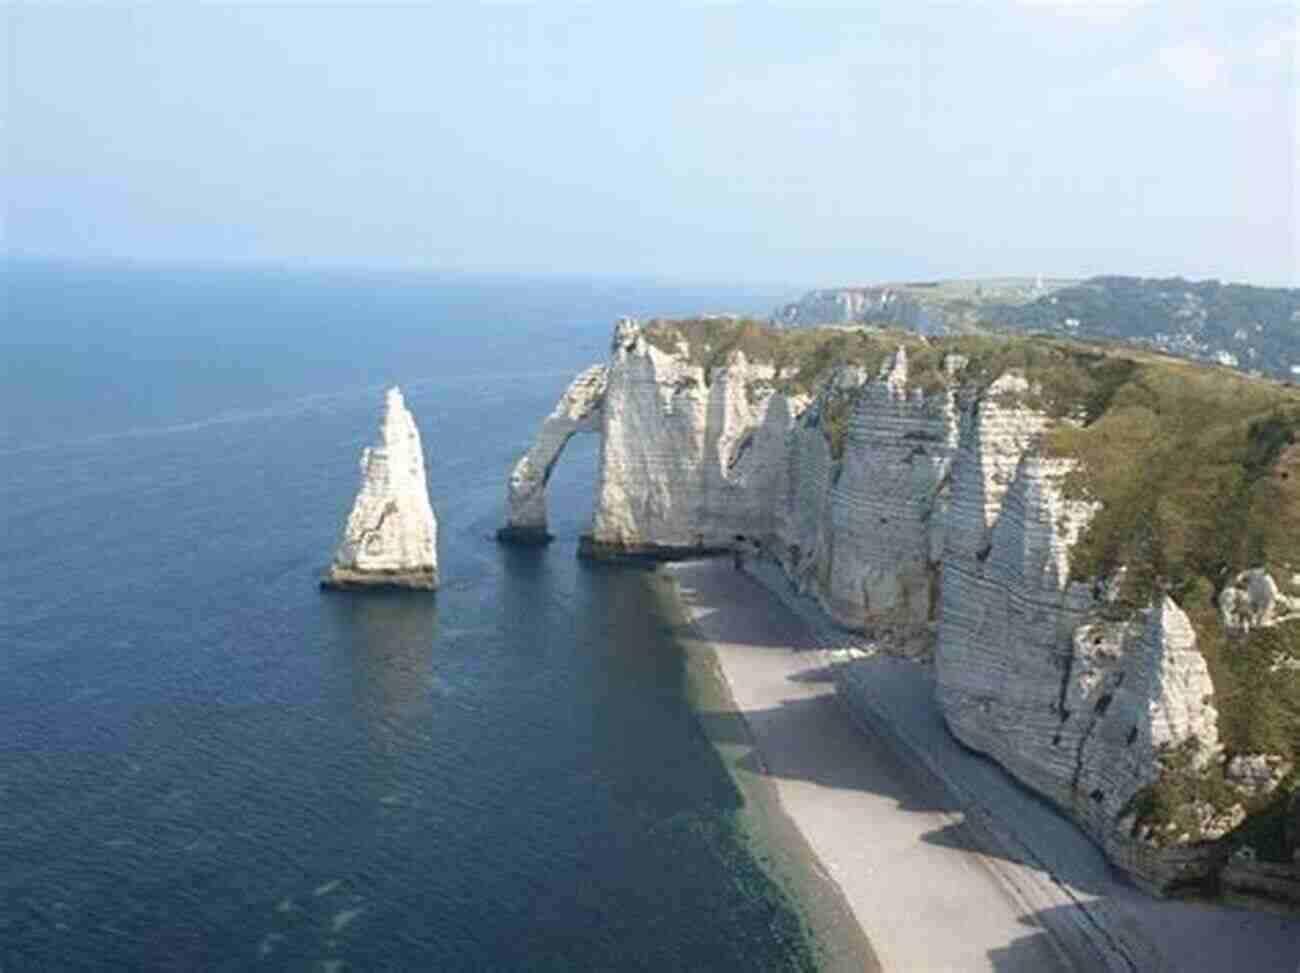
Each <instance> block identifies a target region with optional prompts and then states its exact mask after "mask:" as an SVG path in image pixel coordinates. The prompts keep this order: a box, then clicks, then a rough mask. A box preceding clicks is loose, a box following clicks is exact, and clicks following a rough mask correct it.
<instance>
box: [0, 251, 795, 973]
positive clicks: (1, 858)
mask: <svg viewBox="0 0 1300 973" xmlns="http://www.w3.org/2000/svg"><path fill="white" fill-rule="evenodd" d="M791 296H792V293H791V290H790V289H787V288H777V287H773V288H760V287H750V286H739V285H737V286H730V285H712V284H689V285H682V284H674V283H670V282H662V281H647V280H613V279H583V278H579V277H532V278H525V277H512V276H484V275H467V274H453V273H438V272H432V271H429V272H424V271H400V272H399V271H391V272H380V271H341V270H332V271H322V270H298V269H285V268H259V269H231V268H219V267H217V268H177V267H140V266H133V265H123V266H94V267H87V266H71V265H61V264H51V263H17V262H11V263H10V264H9V265H8V266H7V267H6V268H5V271H4V279H3V310H2V311H0V313H2V314H3V319H2V320H0V379H2V380H0V518H2V519H3V529H2V530H0V973H18V971H29V970H34V971H46V970H50V971H77V970H123V971H127V970H132V971H133V970H141V971H146V970H147V971H152V970H160V971H191V970H193V971H198V970H203V971H207V970H261V969H266V970H304V971H305V970H312V971H322V973H343V971H383V970H402V971H407V970H412V971H415V970H661V971H662V970H718V971H725V970H742V969H743V970H747V971H752V970H757V969H761V970H783V969H813V968H815V967H816V966H817V965H818V947H817V943H816V937H815V935H814V934H813V933H811V932H809V924H808V922H807V919H806V915H805V908H804V906H803V905H801V903H800V902H799V901H798V896H797V895H796V894H794V893H793V892H792V891H791V887H790V885H789V883H786V882H784V881H783V880H782V879H781V877H780V876H779V875H777V874H775V872H774V870H773V868H772V866H771V861H770V860H769V858H768V857H767V856H766V853H765V852H764V849H763V847H762V842H761V841H759V840H757V839H756V838H755V833H754V829H753V828H752V827H750V826H749V825H748V824H747V823H746V807H745V806H746V800H745V796H744V794H743V793H742V791H741V790H739V789H738V787H737V784H736V782H735V780H734V779H733V775H732V774H731V773H730V772H729V770H728V768H727V766H725V764H724V762H723V761H722V760H721V759H720V757H719V752H718V749H717V748H716V747H715V746H714V745H713V744H712V742H711V741H710V739H709V738H708V737H707V736H706V734H705V732H704V730H703V729H702V726H701V723H702V721H701V719H700V717H699V713H698V708H697V706H695V705H694V704H693V702H692V693H693V691H694V690H692V687H691V679H692V676H691V669H692V667H691V665H690V664H689V658H688V654H687V650H686V649H685V648H684V645H683V638H682V631H681V626H680V625H677V624H675V622H674V619H673V618H672V616H671V613H670V612H669V611H667V610H666V609H665V607H664V606H665V603H666V597H665V592H664V590H663V586H664V584H666V582H664V581H663V580H662V578H661V577H660V576H659V575H657V574H656V573H655V572H653V571H649V570H646V569H644V568H639V567H636V566H627V565H624V566H615V565H608V564H599V563H592V562H590V561H585V560H580V559H579V558H578V557H577V556H576V553H577V544H578V538H579V535H580V533H581V532H582V531H583V530H584V529H585V527H586V526H587V523H588V521H589V518H590V514H591V507H592V498H593V481H594V477H595V472H596V463H597V447H598V443H597V442H596V437H593V436H588V437H578V438H575V439H574V440H573V441H572V442H571V443H570V446H569V448H568V450H567V451H566V453H565V455H564V457H563V459H562V460H561V462H560V464H559V466H558V467H557V469H556V472H555V476H554V478H553V480H552V486H551V519H552V530H553V532H554V533H555V534H556V540H555V541H554V543H552V544H551V545H550V546H549V547H546V548H533V549H521V548H513V547H508V546H502V545H500V544H498V543H497V542H496V541H495V539H494V532H495V530H496V528H497V527H499V526H500V525H501V524H502V521H503V516H504V500H505V480H506V474H507V471H508V469H509V467H510V466H511V464H512V463H513V461H514V460H515V459H516V457H517V456H518V455H519V454H520V453H521V452H522V451H523V450H524V449H526V448H527V446H528V444H529V443H530V441H531V437H532V436H533V434H534V432H535V431H536V429H537V427H538V424H539V422H540V419H541V417H543V416H544V415H545V414H546V413H547V412H548V411H549V410H550V409H551V408H552V406H553V405H554V403H555V400H556V399H557V398H558V396H559V395H560V394H561V393H562V392H563V390H564V389H565V387H566V386H567V384H568V382H569V381H570V379H571V378H572V377H573V376H574V375H575V374H576V373H577V372H578V371H579V370H581V369H582V368H583V367H585V366H586V365H588V364H590V363H593V362H596V361H600V360H603V359H604V357H605V356H606V354H607V350H608V346H609V338H610V334H611V331H612V327H613V324H614V322H615V320H616V318H617V317H618V316H619V315H621V314H637V315H652V314H685V313H691V312H697V311H700V310H701V309H705V310H712V311H738V312H756V313H760V314H766V313H768V312H769V311H770V310H771V308H773V307H774V306H775V305H776V304H777V303H778V302H779V301H781V300H785V299H789V298H790V297H791ZM392 384H397V385H399V386H400V387H401V388H402V390H403V392H404V394H405V396H406V400H407V403H408V405H409V407H410V408H411V410H412V412H413V413H414V415H415V417H416V420H417V422H418V424H419V426H420V429H421V433H422V435H423V440H424V449H425V454H426V461H427V467H428V478H429V490H430V495H431V498H432V501H433V505H434V509H435V511H436V513H437V516H438V518H439V525H440V561H441V569H442V577H443V581H444V583H443V587H442V589H441V590H440V591H438V592H437V593H436V594H434V595H430V594H427V593H404V594H393V593H387V594H385V593H337V592H323V591H321V590H320V589H319V587H318V579H319V578H320V576H321V574H322V572H323V570H324V568H325V567H326V565H327V564H328V561H329V558H330V556H331V554H332V551H333V548H334V546H335V545H336V543H337V541H338V538H339V533H340V529H341V527H342V524H343V522H344V519H345V518H346V516H347V513H348V510H349V508H350V506H351V503H352V499H353V497H354V495H355V492H356V489H357V486H358V483H359V467H358V462H359V458H360V453H361V449H362V447H363V446H365V445H366V444H368V443H371V442H373V441H374V440H375V437H376V436H377V430H378V424H379V419H380V411H381V407H382V402H383V393H384V390H385V389H386V388H387V387H388V386H390V385H392Z"/></svg>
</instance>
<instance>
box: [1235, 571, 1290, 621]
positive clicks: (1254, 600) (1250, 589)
mask: <svg viewBox="0 0 1300 973" xmlns="http://www.w3.org/2000/svg"><path fill="white" fill-rule="evenodd" d="M1219 615H1220V618H1221V619H1222V621H1223V627H1224V628H1226V629H1227V630H1228V631H1229V632H1232V633H1233V634H1236V635H1244V634H1246V633H1247V632H1249V631H1250V630H1251V629H1253V628H1268V627H1270V626H1273V625H1279V624H1281V623H1282V622H1289V621H1294V620H1300V597H1287V596H1286V595H1284V594H1282V592H1281V590H1280V589H1279V588H1278V585H1277V582H1276V581H1274V580H1273V576H1272V575H1271V574H1269V573H1268V571H1266V570H1264V569H1263V568H1251V569H1250V570H1249V571H1242V572H1241V573H1240V574H1238V575H1237V576H1236V577H1234V578H1233V579H1232V583H1231V584H1229V585H1227V586H1225V587H1224V589H1223V592H1222V593H1221V594H1220V595H1219Z"/></svg>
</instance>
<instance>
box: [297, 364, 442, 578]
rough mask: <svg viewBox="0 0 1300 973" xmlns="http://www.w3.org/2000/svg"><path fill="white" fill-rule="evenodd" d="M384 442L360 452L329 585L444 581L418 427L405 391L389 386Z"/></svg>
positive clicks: (382, 437)
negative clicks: (353, 498) (355, 489)
mask: <svg viewBox="0 0 1300 973" xmlns="http://www.w3.org/2000/svg"><path fill="white" fill-rule="evenodd" d="M379 434H380V444H379V445H378V446H371V447H367V448H366V449H364V450H362V452H361V489H360V490H359V491H358V492H357V499H356V502H355V503H353V505H352V513H351V514H350V515H349V516H348V522H347V525H346V526H345V527H344V528H343V539H342V540H341V541H340V542H339V547H338V551H336V552H335V554H334V563H333V564H331V565H330V569H329V573H328V574H327V575H326V576H325V578H324V579H323V580H322V581H321V586H322V587H325V588H373V587H379V588H417V589H424V590H428V591H432V590H434V589H436V588H437V587H438V522H437V520H436V519H435V518H434V516H433V508H432V507H431V506H430V505H429V488H428V485H427V484H426V483H425V479H424V450H423V448H422V447H421V445H420V431H419V430H418V429H417V428H416V426H415V419H414V418H413V417H412V416H411V413H410V412H409V411H408V410H407V408H406V403H405V401H404V400H403V399H402V393H401V390H399V389H397V388H396V387H394V388H391V389H389V390H388V395H387V398H386V402H385V409H384V421H383V423H382V424H381V425H380V428H379Z"/></svg>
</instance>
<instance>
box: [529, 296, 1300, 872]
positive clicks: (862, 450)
mask: <svg viewBox="0 0 1300 973" xmlns="http://www.w3.org/2000/svg"><path fill="white" fill-rule="evenodd" d="M592 427H595V428H596V429H597V431H598V432H599V433H600V435H601V457H600V473H599V485H598V491H597V500H596V509H595V511H594V513H593V519H592V525H591V531H590V534H589V535H588V537H587V538H586V539H585V541H584V547H583V550H584V551H585V552H586V553H588V554H591V555H596V556H626V555H651V556H677V555H682V554H690V553H697V552H707V551H719V550H731V549H737V548H739V549H743V550H746V551H759V550H761V551H762V552H763V553H764V554H765V555H766V556H768V557H770V558H771V559H773V560H775V561H776V562H778V563H779V564H780V566H781V567H782V569H783V570H784V571H785V573H786V574H787V576H788V577H789V578H790V579H791V580H792V581H793V582H794V583H795V585H796V586H797V587H798V588H799V590H802V591H803V592H805V593H807V594H809V595H812V596H813V597H815V598H816V599H817V600H818V601H819V602H820V603H821V605H822V606H823V608H824V609H825V610H826V611H827V612H828V613H829V614H830V615H831V617H832V618H834V619H835V620H836V621H837V622H838V623H840V624H841V625H844V626H847V627H850V628H853V629H856V630H859V631H865V632H868V633H871V634H873V635H875V636H877V637H878V639H879V641H880V644H882V645H883V646H886V647H888V648H891V649H892V650H894V651H897V652H899V653H901V654H905V655H910V656H915V657H919V658H922V659H932V660H933V663H934V665H935V667H936V677H937V679H936V685H937V694H938V703H939V706H940V708H941V710H942V713H943V715H944V719H945V720H946V722H947V724H948V727H949V729H950V730H951V732H952V733H953V734H954V735H955V736H956V737H957V738H958V739H959V740H961V741H962V742H963V743H964V744H965V745H967V746H969V747H971V748H973V749H975V750H978V751H981V752H983V753H986V754H988V755H989V756H991V757H992V758H993V759H995V760H996V761H998V762H999V763H1000V764H1001V765H1002V766H1003V767H1004V768H1006V770H1007V771H1008V772H1010V773H1011V774H1012V775H1014V776H1015V777H1016V778H1017V779H1019V780H1020V781H1021V782H1023V783H1024V784H1026V785H1027V786H1029V787H1031V788H1032V789H1034V790H1035V791H1037V792H1038V793H1040V794H1042V795H1043V796H1045V797H1046V798H1048V799H1049V800H1050V801H1052V802H1053V803H1054V804H1056V805H1057V806H1058V807H1060V808H1061V809H1062V810H1063V811H1064V812H1066V813H1067V814H1069V815H1070V816H1071V817H1072V818H1074V820H1076V821H1077V822H1078V823H1079V824H1080V825H1081V826H1082V827H1083V828H1084V829H1085V830H1086V831H1087V832H1088V833H1089V834H1090V835H1092V837H1093V838H1094V839H1095V840H1096V841H1097V842H1098V844H1100V845H1101V846H1102V847H1103V848H1104V849H1105V851H1106V853H1107V855H1108V856H1109V857H1110V858H1111V860H1112V861H1113V862H1115V863H1116V864H1117V865H1119V866H1120V867H1121V868H1123V869H1125V870H1126V871H1128V872H1129V873H1130V874H1131V875H1133V877H1134V878H1135V879H1136V880H1137V881H1138V882H1139V883H1140V884H1142V885H1144V886H1145V887H1147V888H1148V889H1151V890H1153V891H1155V892H1157V893H1168V892H1173V891H1178V890H1180V889H1183V888H1193V887H1194V888H1210V887H1213V886H1214V883H1215V881H1216V880H1218V878H1219V877H1220V875H1221V873H1222V872H1223V868H1224V866H1225V864H1226V863H1227V862H1228V859H1229V856H1230V854H1232V853H1233V851H1234V849H1238V850H1239V849H1241V848H1243V847H1247V848H1249V849H1251V851H1250V853H1251V854H1254V853H1255V850H1256V849H1258V850H1259V851H1260V854H1261V855H1262V856H1263V857H1266V858H1269V859H1270V860H1272V861H1273V862H1274V863H1278V862H1280V863H1281V864H1280V865H1279V867H1284V868H1285V867H1291V865H1290V864H1289V863H1290V857H1291V854H1290V850H1289V849H1290V847H1291V846H1289V845H1285V843H1284V839H1283V837H1282V835H1283V832H1284V830H1285V828H1286V827H1288V826H1289V825H1288V824H1287V821H1289V818H1287V815H1288V814H1289V813H1292V812H1290V811H1289V810H1288V808H1289V805H1288V804H1287V800H1288V798H1289V795H1290V794H1291V793H1294V792H1295V791H1296V790H1297V785H1298V784H1300V781H1297V778H1296V775H1295V767H1296V763H1297V761H1296V756H1297V754H1296V749H1297V748H1300V620H1298V619H1297V613H1298V612H1300V576H1297V575H1296V569H1297V568H1300V536H1298V535H1297V531H1296V526H1297V525H1298V524H1300V492H1297V488H1296V484H1295V483H1294V482H1293V481H1291V480H1290V479H1289V475H1290V470H1291V467H1292V466H1293V465H1296V463H1297V448H1296V447H1295V446H1294V443H1295V442H1296V430H1297V429H1300V395H1297V394H1296V393H1295V392H1294V391H1293V390H1288V389H1286V388H1284V387H1282V386H1280V385H1275V384H1271V383H1267V382H1261V381H1254V380H1250V379H1247V378H1245V377H1231V378H1229V377H1228V376H1226V375H1225V374H1224V373H1213V372H1210V371H1209V370H1207V369H1198V368H1196V367H1195V366H1190V365H1186V364H1182V363H1172V362H1171V361H1170V360H1167V359H1164V358H1162V357H1161V356H1158V355H1154V354H1150V353H1146V352H1137V351H1131V350H1130V351H1123V352H1118V351H1116V350H1114V349H1110V350H1107V349H1104V348H1097V347H1094V346H1086V345H1081V344H1079V343H1076V342H1066V341H1053V340H1045V339H1037V338H1035V339H1001V338H990V337H986V336H964V337H956V338H945V339H942V340H935V339H928V338H925V337H921V336H917V335H915V334H909V333H903V332H889V331H882V330H880V329H866V328H858V329H846V328H837V329H816V330H801V331H798V332H784V333H783V332H781V331H774V330H773V329H770V328H767V327H764V326H763V325H761V324H759V323H757V322H747V321H729V322H718V321H716V320H710V319H703V320H696V321H655V322H650V323H648V324H646V325H640V324H638V323H636V322H634V321H630V320H623V321H621V322H620V323H619V324H618V326H617V328H616V330H615V334H614V341H613V346H612V351H611V356H610V361H609V363H608V364H607V365H605V366H598V368H597V369H593V370H591V371H589V372H586V373H584V374H583V376H580V377H579V379H578V381H577V382H575V385H574V387H572V388H571V389H570V391H569V392H568V393H566V395H565V398H564V399H563V400H562V401H561V403H560V405H559V406H558V407H557V409H556V411H555V413H554V414H553V415H552V416H551V417H550V418H548V419H547V420H546V422H545V423H544V424H543V427H542V434H541V436H540V437H539V441H538V443H537V445H535V446H534V447H533V449H532V450H530V451H529V453H528V455H526V456H525V457H524V458H523V459H521V460H520V463H519V464H518V465H517V466H516V468H515V473H514V474H512V477H511V481H510V487H509V498H510V518H511V519H510V524H511V526H512V527H513V526H526V527H529V528H530V529H531V528H535V527H536V526H538V525H543V530H544V524H545V508H544V492H543V491H542V490H541V489H539V488H538V486H537V485H538V484H539V483H540V484H541V486H542V487H543V488H544V484H545V478H546V475H548V472H549V469H550V468H551V466H552V465H553V464H554V463H555V462H556V459H557V457H558V453H559V448H560V447H562V445H563V441H564V440H565V439H567V436H568V435H571V434H572V432H573V431H577V430H578V429H580V428H592ZM1123 450H1128V451H1129V452H1123ZM1191 456H1196V457H1197V458H1198V459H1199V460H1200V465H1199V466H1198V467H1196V470H1195V472H1194V473H1191V474H1190V475H1188V476H1185V477H1182V478H1179V477H1177V476H1172V475H1170V474H1169V473H1168V471H1170V470H1174V469H1178V468H1181V467H1182V466H1183V465H1185V464H1186V463H1187V462H1188V461H1189V457H1191ZM539 471H540V472H539ZM1296 479H1297V480H1300V477H1297V478H1296ZM1278 577H1282V578H1285V579H1287V580H1286V584H1279V583H1278V582H1277V580H1276V579H1277V578H1278ZM1288 586H1289V589H1288ZM1284 589H1287V590H1284ZM1288 590H1289V591H1291V592H1294V593H1288ZM1289 840H1291V841H1293V840H1294V839H1289ZM1238 858H1240V855H1239V856H1238ZM1270 867H1271V866H1270ZM1270 881H1271V879H1270ZM1274 884H1276V883H1274ZM1283 884H1285V883H1283Z"/></svg>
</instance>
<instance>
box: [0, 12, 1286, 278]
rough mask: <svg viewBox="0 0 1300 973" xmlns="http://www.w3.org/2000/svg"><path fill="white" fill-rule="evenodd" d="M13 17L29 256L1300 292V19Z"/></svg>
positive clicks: (10, 127) (7, 182)
mask: <svg viewBox="0 0 1300 973" xmlns="http://www.w3.org/2000/svg"><path fill="white" fill-rule="evenodd" d="M0 3H3V0H0ZM0 16H3V17H4V18H5V21H6V29H7V34H8V38H7V40H8V43H7V53H4V54H0V56H4V57H5V58H6V59H7V61H8V63H7V65H6V68H7V70H6V72H5V73H6V75H7V78H8V91H7V92H6V93H5V104H4V105H3V106H0V114H2V115H3V118H4V132H5V137H6V139H7V141H8V151H9V158H8V168H7V172H6V174H5V178H4V189H3V192H4V194H5V195H6V196H7V212H6V216H5V234H6V248H7V250H8V252H9V253H10V254H13V255H18V256H45V257H59V258H74V259H80V258H89V259H96V260H99V259H131V260H143V261H153V260H167V261H203V262H211V261H223V262H224V261H232V262H244V261H249V262H274V263H279V264H284V263H292V264H296V263H310V264H344V265H349V264H350V265H408V264H415V265H426V266H436V267H448V268H457V269H468V270H525V271H546V270H555V271H562V272H586V271H594V272H598V273H601V274H655V275H663V276H673V277H680V276H690V277H699V278H719V279H726V278H744V279H752V280H772V281H783V282H791V283H801V284H803V283H807V284H817V283H825V284H833V283H848V282H865V281H872V280H888V279H899V278H917V277H927V276H938V275H953V276H958V275H959V276H974V275H986V274H996V273H1036V272H1043V273H1046V274H1066V275H1078V274H1089V273H1099V272H1112V273H1140V274H1175V273H1177V274H1183V275H1187V276H1194V277H1204V276H1218V277H1221V278H1225V279H1249V280H1256V281H1260V282H1278V283H1285V282H1289V283H1292V284H1297V285H1300V263H1298V261H1300V239H1298V238H1300V194H1298V193H1297V180H1298V178H1300V177H1298V176H1297V169H1298V168H1300V121H1298V119H1297V114H1298V107H1297V90H1296V89H1297V85H1298V83H1300V63H1298V62H1300V53H1298V51H1297V31H1298V22H1300V2H1296V0H1292V2H1288V3H1274V4H1271V5H1259V6H1254V7H1247V6H1246V5H1243V4H1238V3H1228V2H1220V3H1216V4H1206V5H1201V6H1197V5H1194V4H1193V3H1191V2H1179V3H1177V4H1174V5H1168V6H1157V5H1151V4H1136V3H1111V4H1104V5H1103V4H1098V3H1057V4H1051V3H1030V2H1014V0H1006V2H1000V3H998V2H987V3H979V4H976V3H964V4H947V5H939V4H925V3H913V2H897V3H893V2H891V3H879V4H871V3H868V2H865V0H864V2H860V3H839V4H795V3H788V4H761V5H760V4H756V3H753V4H751V3H700V4H690V5H688V4H672V3H666V2H655V3H646V4H633V3H628V2H612V0H611V2H605V3H600V4H590V5H582V4H576V3H560V2H556V3H543V2H537V3H491V4H488V3H485V4H481V5H475V4H468V3H451V2H439V3H429V4H425V5H418V6H417V5H410V4H358V3H352V4H341V3H328V2H326V3H320V2H317V3H310V4H309V3H293V2H281V3H278V4H276V5H274V6H272V5H268V4H264V3H253V2H249V3H224V4H216V3H197V2H188V0H170V2H165V3H164V2H158V3H154V4H147V5H139V4H137V5H125V4H121V3H112V2H101V3H83V4H78V5H74V4H69V3H55V2H47V3H35V2H18V0H9V2H8V3H7V4H4V5H3V6H0Z"/></svg>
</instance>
